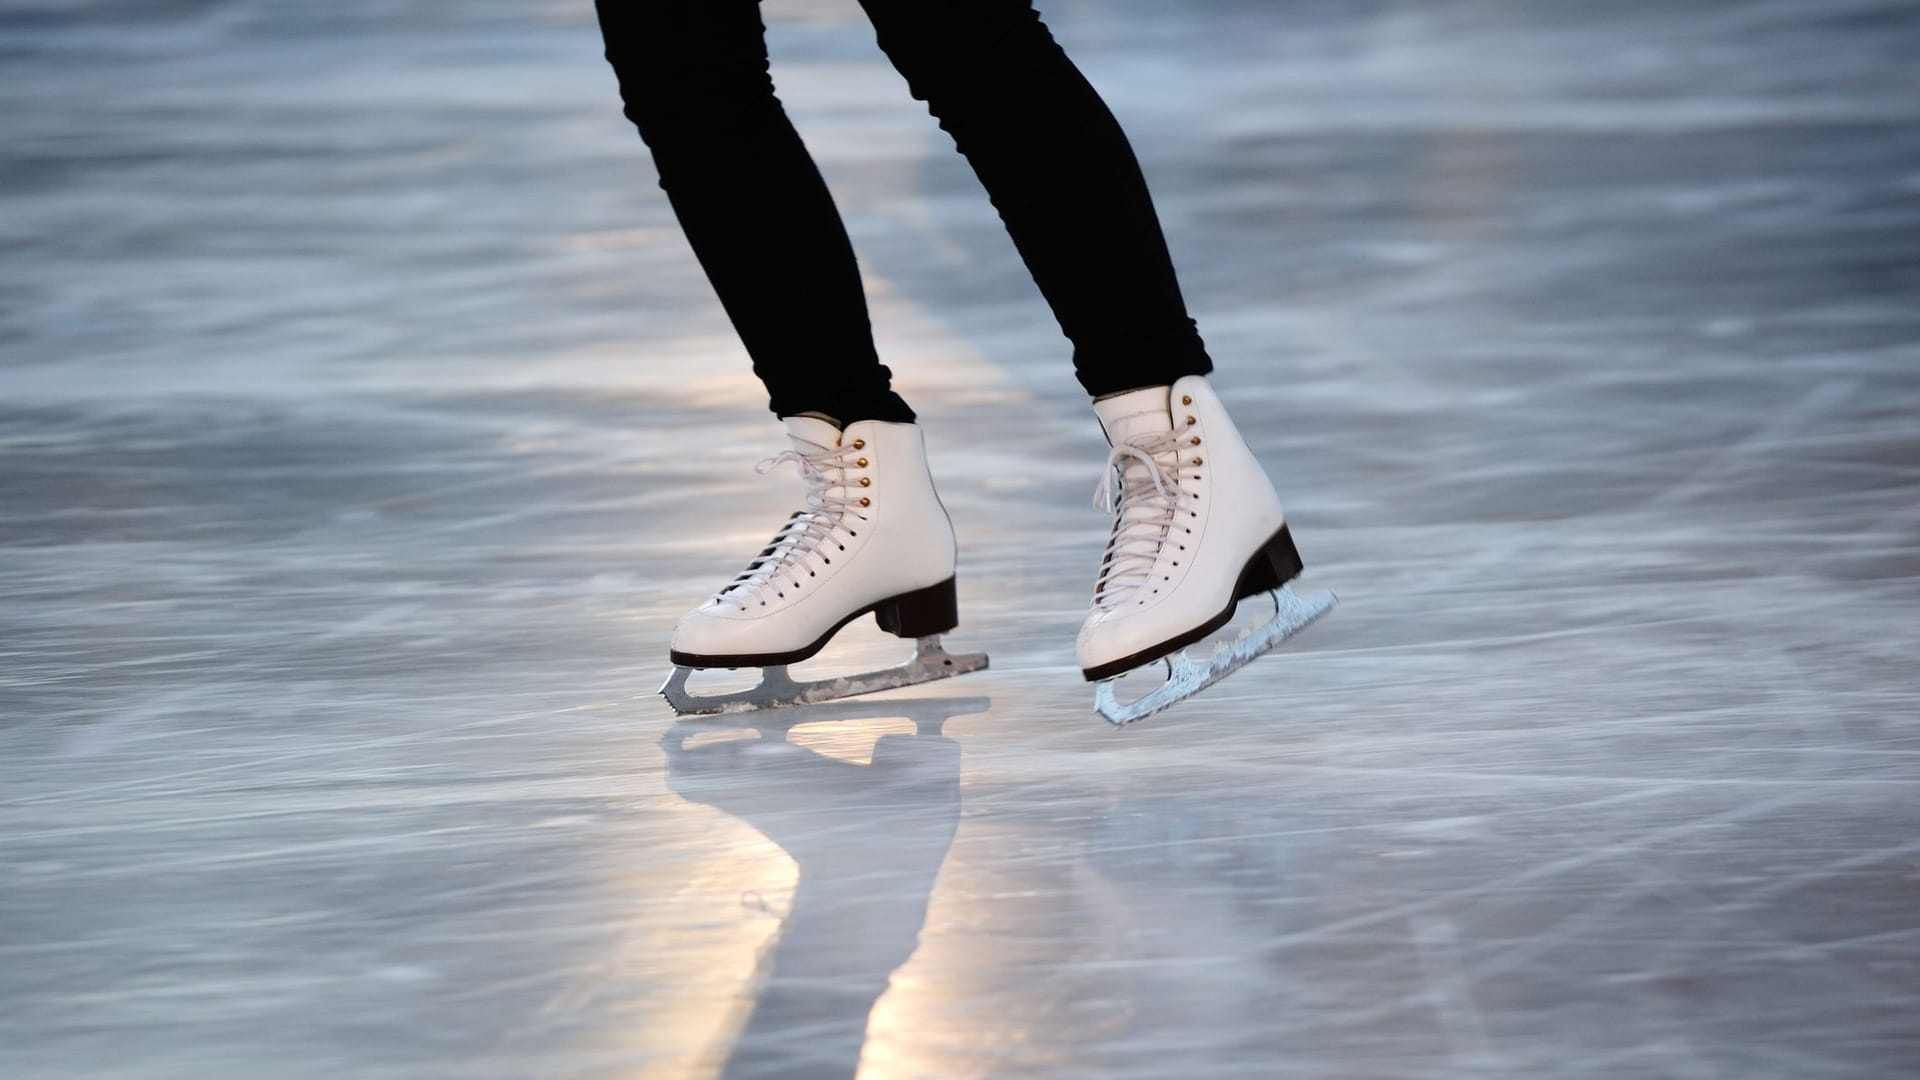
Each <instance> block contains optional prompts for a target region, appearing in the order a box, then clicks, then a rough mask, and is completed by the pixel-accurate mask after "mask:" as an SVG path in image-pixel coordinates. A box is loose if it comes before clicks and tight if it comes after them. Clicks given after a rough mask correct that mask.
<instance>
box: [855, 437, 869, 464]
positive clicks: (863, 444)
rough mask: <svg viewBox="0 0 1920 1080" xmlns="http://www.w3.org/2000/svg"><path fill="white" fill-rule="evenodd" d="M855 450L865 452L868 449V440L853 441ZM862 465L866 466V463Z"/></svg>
mask: <svg viewBox="0 0 1920 1080" xmlns="http://www.w3.org/2000/svg"><path fill="white" fill-rule="evenodd" d="M853 448H854V449H855V450H865V449H866V448H867V440H865V439H855V440H853ZM861 464H865V462H862V463H861Z"/></svg>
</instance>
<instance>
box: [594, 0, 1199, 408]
mask: <svg viewBox="0 0 1920 1080" xmlns="http://www.w3.org/2000/svg"><path fill="white" fill-rule="evenodd" d="M860 4H861V6H862V7H864V8H865V9H866V12H867V16H868V18H870V19H871V20H872V21H873V25H874V28H875V30H876V31H877V34H878V38H879V42H880V48H881V49H882V50H883V51H884V52H885V53H886V54H887V57H888V58H889V59H890V60H892V61H893V64H894V66H895V67H896V68H898V69H899V70H900V72H901V73H902V74H903V75H905V76H906V79H907V87H908V89H909V91H910V92H911V93H912V94H913V96H914V97H915V98H916V99H918V100H920V101H924V102H926V103H927V106H928V109H929V111H931V112H932V113H933V115H934V116H936V117H937V118H939V121H940V127H941V128H942V129H943V130H945V131H946V132H947V133H948V134H950V135H952V136H953V139H954V142H955V144H956V145H957V146H958V148H959V150H960V152H961V153H962V154H964V155H966V158H967V161H968V163H969V164H971V165H972V166H973V171H974V174H975V175H976V176H978V177H979V178H980V182H981V183H982V184H984V185H985V186H986V189H987V194H988V196H989V197H990V198H991V199H992V201H993V205H994V207H995V209H997V210H998V211H999V212H1000V218H1001V220H1002V221H1003V222H1005V224H1006V227H1007V231H1008V232H1009V233H1011V234H1012V236H1013V241H1014V245H1015V246H1016V247H1017V248H1018V249H1019V251H1020V255H1021V257H1022V258H1023V259H1025V260H1026V264H1027V269H1028V270H1029V271H1030V272H1031V273H1032V274H1033V279H1034V281H1035V282H1036V283H1037V284H1038V285H1039V286H1040V291H1041V292H1042V293H1043V294H1044V295H1045V296H1046V299H1047V303H1048V304H1050V305H1051V306H1052V308H1053V313H1054V316H1055V318H1057V319H1058V320H1059V322H1060V328H1061V330H1063V331H1064V332H1065V333H1066V335H1067V337H1068V339H1069V340H1071V341H1072V342H1073V365H1074V369H1075V371H1076V372H1077V373H1078V375H1079V378H1080V382H1081V385H1083V386H1084V387H1086V389H1087V391H1088V393H1090V394H1093V395H1095V396H1098V395H1101V394H1108V393H1114V392H1117V391H1121V390H1131V389H1134V388H1136V387H1141V386H1159V385H1164V384H1167V383H1170V382H1172V381H1173V380H1175V379H1177V378H1180V377H1181V376H1183V375H1194V374H1204V373H1206V372H1207V371H1210V370H1211V369H1212V365H1211V363H1210V362H1209V360H1208V358H1207V353H1206V349H1205V347H1204V346H1203V345H1202V344H1201V341H1200V335H1199V332H1198V330H1197V328H1196V327H1195V325H1194V321H1193V320H1192V319H1191V318H1189V317H1188V315H1187V310H1186V305H1185V303H1184V302H1183V301H1182V300H1181V297H1180V286H1179V283H1178V282H1177V281H1176V280H1175V277H1174V272H1173V263H1172V261H1171V260H1170V259H1169V258H1168V255H1167V245H1166V241H1165V239H1164V238H1163V237H1162V236H1161V233H1160V222H1159V219H1158V218H1157V217H1156V216H1155V215H1154V211H1153V201H1152V199H1151V198H1150V197H1149V196H1148V194H1147V186H1146V181H1145V179H1144V178H1143V177H1142V176H1141V175H1140V165H1139V163H1138V162H1137V161H1135V160H1134V156H1133V149H1132V148H1131V147H1130V146H1129V145H1128V144H1127V139H1126V136H1125V135H1124V134H1123V133H1122V132H1121V130H1120V126H1119V124H1118V123H1116V122H1115V121H1114V118H1113V114H1112V113H1110V112H1109V111H1108V110H1107V107H1106V104H1105V103H1104V102H1102V101H1101V100H1100V97H1099V95H1098V94H1096V93H1095V92H1094V89H1093V87H1092V86H1090V85H1088V84H1087V81H1086V79H1085V78H1084V77H1082V76H1081V74H1080V71H1079V69H1077V68H1075V67H1074V66H1073V62H1072V61H1071V60H1069V59H1068V58H1067V55H1066V53H1064V52H1063V51H1061V49H1060V46H1059V45H1057V44H1055V42H1054V40H1053V36H1052V35H1051V34H1050V33H1048V31H1047V28H1046V26H1045V24H1043V23H1042V22H1041V21H1040V16H1039V13H1038V12H1036V11H1034V9H1033V5H1032V3H1031V0H860ZM596 6H597V8H598V10H599V14H600V27H601V31H602V33H603V34H604V35H605V37H606V45H607V59H608V61H609V62H611V63H612V64H613V69H614V73H615V74H616V75H617V76H618V78H619V80H620V96H621V98H622V99H623V100H624V101H625V102H626V115H627V118H628V119H630V120H632V121H633V123H634V125H635V126H637V127H638V128H639V129H640V135H641V138H643V139H644V140H645V141H646V144H647V146H648V147H649V148H650V149H651V150H652V151H653V160H654V164H655V166H656V167H657V168H658V170H659V173H660V186H661V188H662V189H664V190H665V191H666V193H667V198H668V200H669V201H670V202H671V203H672V204H673V209H674V213H675V214H676V215H678V217H679V219H680V225H681V227H682V228H683V229H685V230H686V234H687V239H688V241H689V242H690V243H691V244H692V246H693V250H694V253H695V255H697V256H698V257H699V259H700V264H701V266H702V267H704V268H705V270H706V272H707V277H708V279H709V280H711V281H712V282H713V287H714V289H715V291H716V292H718V293H719V295H720V303H721V305H722V306H723V307H725V308H726V311H727V316H728V317H729V318H730V319H732V321H733V325H734V328H735V329H736V330H737V331H739V334H740V338H741V341H742V342H743V343H744V344H745V345H746V348H747V353H748V355H750V356H751V357H752V358H753V370H754V373H755V374H757V375H759V376H760V379H761V381H762V382H764V383H765V384H766V387H767V391H768V393H769V394H770V395H771V397H772V408H773V411H774V412H775V413H777V414H779V415H781V416H792V415H794V414H796V413H802V412H821V413H825V414H826V415H828V416H831V417H834V418H835V419H837V420H840V421H841V422H842V423H852V422H854V421H856V420H911V419H913V411H912V410H911V409H909V408H908V407H907V404H906V402H905V401H903V400H901V398H900V396H899V395H898V394H896V393H894V392H893V389H892V388H891V386H890V385H889V379H890V378H891V374H892V373H891V372H889V371H888V370H887V369H886V367H885V366H883V365H882V364H881V363H880V358H879V356H878V355H877V354H876V353H875V351H874V346H873V333H872V329H871V326H870V324H869V322H868V319H867V303H866V297H865V295H864V293H863V292H862V291H861V287H860V274H859V270H858V267H857V266H856V264H855V262H854V255H853V246H852V244H851V243H850V242H849V241H848V239H847V233H846V229H845V227H844V226H843V225H842V224H841V222H840V215H839V212H838V211H837V210H836V209H835V208H834V205H833V198H832V196H830V195H829V194H828V193H827V187H826V184H825V183H824V182H823V181H822V180H821V178H820V171H819V169H817V168H816V167H815V166H814V163H813V158H812V157H811V156H810V155H809V154H808V153H807V149H806V147H805V146H804V145H803V144H802V143H801V141H800V137H799V135H798V134H796V133H795V132H794V130H793V125H792V124H791V123H789V122H788V120H787V115H786V111H785V110H784V109H782V108H781V106H780V101H779V99H778V98H776V97H774V93H773V80H772V79H771V77H770V76H769V74H768V64H767V47H766V40H765V29H766V28H765V26H763V25H762V23H761V21H760V11H759V4H758V0H596Z"/></svg>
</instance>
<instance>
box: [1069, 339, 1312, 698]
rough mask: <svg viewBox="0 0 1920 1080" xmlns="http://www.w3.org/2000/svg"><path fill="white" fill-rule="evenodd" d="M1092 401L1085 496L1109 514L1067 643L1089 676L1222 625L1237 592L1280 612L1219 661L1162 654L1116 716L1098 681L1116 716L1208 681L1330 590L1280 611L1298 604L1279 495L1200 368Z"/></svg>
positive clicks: (1295, 561) (1106, 674) (1104, 690)
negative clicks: (1096, 450) (1158, 684)
mask: <svg viewBox="0 0 1920 1080" xmlns="http://www.w3.org/2000/svg"><path fill="white" fill-rule="evenodd" d="M1093 408H1094V412H1095V413H1096V414H1097V415H1098V416H1099V418H1100V426H1101V427H1102V428H1103V429H1104V430H1105V432H1106V435H1107V441H1108V443H1109V444H1111V446H1112V451H1111V453H1110V454H1109V455H1108V459H1107V469H1106V473H1105V474H1104V475H1103V478H1102V484H1101V488H1100V490H1099V492H1098V493H1097V495H1096V502H1097V503H1099V504H1100V505H1101V506H1102V507H1103V508H1105V509H1110V510H1112V511H1113V512H1114V521H1113V531H1112V534H1111V535H1110V537H1109V538H1108V541H1107V551H1106V556H1105V558H1104V559H1103V560H1102V561H1101V564H1100V574H1099V578H1098V580H1097V581H1096V582H1095V584H1094V594H1093V605H1092V610H1091V611H1090V612H1089V614H1088V616H1087V621H1086V622H1085V624H1084V625H1082V626H1081V628H1080V637H1079V641H1078V644H1077V653H1078V658H1079V661H1080V667H1081V669H1082V672H1083V673H1084V674H1085V676H1086V678H1087V679H1088V681H1098V680H1105V679H1111V678H1114V677H1115V676H1118V675H1122V674H1125V673H1126V672H1127V671H1130V670H1132V669H1134V668H1137V667H1139V666H1141V665H1143V664H1147V663H1150V662H1152V661H1155V660H1159V659H1162V658H1164V657H1167V656H1168V655H1169V654H1171V653H1174V652H1175V651H1176V650H1180V649H1182V648H1184V647H1186V646H1187V645H1190V644H1192V643H1194V642H1196V641H1199V640H1200V639H1201V638H1204V637H1206V636H1207V635H1208V634H1211V633H1213V632H1214V631H1215V630H1218V629H1219V628H1220V627H1222V626H1224V625H1226V623H1227V621H1228V620H1229V619H1231V618H1232V617H1233V613H1234V608H1235V606H1236V605H1237V604H1238V602H1239V601H1240V599H1241V598H1243V597H1247V596H1253V595H1255V594H1258V593H1266V592H1273V593H1274V594H1275V604H1276V608H1278V609H1281V610H1279V611H1277V615H1279V616H1280V618H1277V619H1276V621H1275V622H1273V623H1269V624H1268V625H1267V626H1266V627H1263V628H1262V630H1261V631H1256V632H1255V636H1256V637H1258V636H1260V635H1261V634H1265V633H1271V632H1273V631H1275V630H1276V629H1277V630H1283V631H1284V633H1280V634H1279V635H1278V636H1277V637H1274V638H1273V639H1272V640H1271V641H1265V642H1264V643H1261V642H1256V644H1263V646H1264V647H1260V648H1258V649H1257V651H1254V652H1252V653H1251V654H1250V655H1247V656H1245V657H1243V658H1239V659H1238V660H1237V662H1230V663H1224V664H1222V663H1219V662H1216V663H1215V665H1214V667H1215V668H1217V670H1201V669H1199V668H1196V667H1195V666H1194V665H1193V662H1192V661H1189V660H1187V659H1186V658H1185V657H1184V656H1181V657H1178V658H1176V659H1177V660H1179V661H1180V662H1182V663H1184V664H1185V665H1186V666H1187V669H1190V670H1182V669H1180V668H1179V667H1177V666H1176V665H1174V664H1173V662H1171V661H1170V662H1169V664H1170V668H1173V672H1172V673H1173V675H1174V678H1172V679H1170V680H1169V682H1168V684H1167V686H1166V687H1163V688H1162V690H1163V691H1166V692H1165V693H1163V692H1162V691H1156V692H1155V695H1158V696H1157V697H1156V696H1155V695H1149V698H1151V699H1152V700H1148V699H1142V700H1141V701H1140V702H1136V703H1135V705H1140V706H1150V707H1148V708H1146V711H1141V712H1137V713H1136V714H1134V715H1127V716H1126V717H1125V718H1124V719H1117V718H1116V717H1115V716H1114V715H1113V714H1112V712H1110V710H1109V708H1108V707H1107V706H1108V705H1110V704H1112V694H1111V690H1110V688H1109V687H1108V686H1106V685H1102V686H1101V687H1100V688H1098V690H1099V692H1098V693H1097V694H1096V699H1097V701H1099V702H1100V704H1101V712H1103V713H1107V714H1108V719H1114V720H1116V722H1126V721H1127V720H1133V719H1138V718H1139V717H1140V716H1144V715H1147V713H1148V712H1156V711H1158V710H1159V709H1162V708H1165V707H1167V706H1168V705H1171V704H1173V703H1174V702H1176V701H1179V700H1181V699H1183V698H1185V697H1188V696H1191V694H1193V693H1195V692H1197V691H1198V690H1199V689H1201V688H1202V687H1204V686H1206V685H1210V684H1211V683H1212V682H1214V681H1217V680H1218V679H1219V678H1221V677H1223V676H1224V675H1225V674H1226V673H1227V672H1228V671H1231V670H1233V669H1234V668H1236V667H1238V666H1240V665H1241V664H1244V663H1245V662H1246V661H1247V660H1251V659H1252V658H1253V656H1256V655H1258V654H1259V652H1264V651H1265V650H1266V649H1268V648H1271V647H1272V646H1273V645H1275V644H1278V643H1279V641H1280V640H1281V639H1283V638H1284V637H1285V636H1287V635H1289V634H1291V633H1293V632H1295V631H1297V630H1298V629H1300V628H1301V627H1302V626H1304V625H1305V623H1306V622H1309V621H1311V619H1312V618H1314V617H1318V615H1319V614H1322V613H1324V611H1325V607H1330V606H1331V605H1332V599H1333V598H1332V594H1331V593H1328V594H1325V607H1321V608H1320V609H1319V610H1318V611H1314V612H1313V613H1312V615H1311V616H1307V617H1304V618H1303V617H1302V616H1303V613H1302V612H1301V611H1299V610H1288V607H1289V606H1290V605H1294V604H1297V603H1302V602H1300V601H1299V600H1298V598H1297V597H1294V596H1293V595H1292V592H1291V590H1288V589H1285V588H1284V586H1285V585H1286V584H1287V582H1289V581H1292V580H1293V579H1294V578H1295V577H1297V576H1298V575H1299V574H1300V570H1301V564H1300V555H1299V552H1298V551H1296V550H1295V548H1294V544H1293V538H1292V536H1291V534H1290V533H1289V531H1288V529H1287V521H1286V515H1285V513H1284V512H1283V511H1282V510H1281V506H1280V496H1279V495H1278V494H1277V493H1276V492H1275V491H1274V489H1273V484H1272V482H1271V481H1269V480H1268V479H1267V475H1266V473H1265V471H1263V470H1262V469H1261V468H1260V463H1259V462H1258V461H1256V460H1255V459H1254V456H1253V452H1252V451H1251V450H1249V449H1248V448H1247V444H1246V441H1245V440H1244V439H1242V438H1241V437H1240V432H1239V431H1238V429H1236V428H1235V427H1234V425H1233V421H1232V420H1231V419H1230V418H1229V417H1228V416H1227V411H1226V408H1225V407H1224V406H1223V405H1222V404H1221V403H1220V399H1219V398H1218V397H1217V396H1216V395H1215V394H1214V392H1213V387H1212V386H1210V385H1209V384H1208V382H1207V379H1206V377H1205V376H1201V375H1189V376H1187V377H1185V378H1182V379H1180V380H1179V381H1177V382H1175V383H1174V384H1173V385H1172V386H1159V387H1149V388H1146V389H1141V390H1133V391H1128V392H1127V393H1124V394H1118V395H1115V396H1113V397H1110V398H1107V399H1105V400H1101V401H1096V402H1094V406H1093ZM1116 470H1117V471H1118V473H1119V478H1118V483H1117V485H1116V483H1115V478H1114V475H1113V474H1114V472H1115V471H1116ZM1116 486H1117V488H1118V491H1117V496H1116V490H1115V489H1116ZM1283 594H1284V601H1285V603H1283ZM1294 622H1298V625H1292V624H1293V623H1294ZM1289 626H1290V627H1291V628H1290V629H1289V628H1288V627H1289ZM1243 644H1244V642H1243ZM1239 648H1240V646H1238V645H1236V646H1235V649H1236V650H1238V649H1239ZM1228 659H1229V660H1232V659H1233V658H1232V657H1231V656H1230V657H1228ZM1196 675H1197V678H1196ZM1183 677H1184V683H1183ZM1196 682H1197V685H1186V684H1194V683H1196ZM1176 683H1183V684H1182V685H1179V686H1176V685H1175V684H1176ZM1120 711H1122V712H1125V711H1127V710H1120Z"/></svg>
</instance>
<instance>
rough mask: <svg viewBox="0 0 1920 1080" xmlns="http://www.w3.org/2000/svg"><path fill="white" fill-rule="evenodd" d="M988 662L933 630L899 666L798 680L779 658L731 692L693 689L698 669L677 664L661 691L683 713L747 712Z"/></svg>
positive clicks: (922, 679)
mask: <svg viewBox="0 0 1920 1080" xmlns="http://www.w3.org/2000/svg"><path fill="white" fill-rule="evenodd" d="M986 666H987V654H986V653H959V654H954V653H949V652H948V651H947V650H946V649H945V648H944V647H943V646H942V645H941V644H940V635H939V634H931V635H928V636H927V637H923V638H919V639H917V640H916V642H915V649H914V654H913V659H911V660H909V661H907V662H906V663H904V664H902V665H900V666H899V667H892V668H883V669H881V670H879V671H869V672H864V673H862V674H859V675H843V676H840V677H839V678H833V679H812V680H800V681H796V680H795V679H793V678H792V676H790V675H788V674H787V666H786V665H785V664H779V665H776V666H773V667H769V668H766V669H764V672H763V674H762V675H761V677H760V684H759V685H758V686H754V687H751V688H749V689H746V690H736V691H734V692H732V693H727V694H698V693H694V692H692V691H689V690H688V689H687V679H688V678H690V677H691V676H692V675H693V672H694V669H693V668H688V667H679V666H675V667H674V669H673V671H672V672H671V673H670V674H669V675H668V676H667V681H666V682H665V683H662V684H661V686H660V696H661V697H664V698H666V699H667V704H668V705H669V706H671V707H672V709H673V711H674V713H675V714H676V715H679V716H711V715H713V714H715V713H732V712H746V711H748V710H750V709H777V708H782V707H784V706H788V705H811V704H813V703H815V702H819V701H834V700H836V699H839V698H845V697H856V696H858V695H860V694H872V693H877V692H878V691H881V690H898V689H900V688H901V687H903V686H918V685H920V684H921V683H927V682H933V681H934V680H936V679H949V678H952V677H953V676H955V675H965V674H967V673H968V672H972V671H980V670H982V669H984V668H985V667H986Z"/></svg>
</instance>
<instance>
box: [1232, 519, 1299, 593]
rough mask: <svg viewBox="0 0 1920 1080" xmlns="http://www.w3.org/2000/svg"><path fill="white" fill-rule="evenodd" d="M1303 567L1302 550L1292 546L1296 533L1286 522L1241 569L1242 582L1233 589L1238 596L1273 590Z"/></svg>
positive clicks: (1297, 573) (1291, 578) (1294, 576)
mask: <svg viewBox="0 0 1920 1080" xmlns="http://www.w3.org/2000/svg"><path fill="white" fill-rule="evenodd" d="M1302 569H1304V567H1303V566H1302V564H1301V562H1300V550H1299V549H1298V548H1296V547H1294V546H1293V533H1291V532H1289V531H1288V530H1287V527H1286V526H1285V525H1282V526H1280V531H1279V532H1277V533H1274V534H1273V536H1272V537H1271V538H1269V539H1268V540H1267V542H1266V543H1265V544H1263V545H1261V548H1260V550H1259V551H1257V552H1255V553H1254V556H1253V558H1251V559H1248V560H1247V566H1246V569H1244V570H1242V571H1240V584H1239V585H1238V586H1237V587H1235V589H1234V590H1233V598H1234V599H1235V600H1239V599H1242V598H1244V597H1248V596H1255V595H1258V594H1260V593H1264V592H1272V591H1273V590H1275V589H1277V588H1279V587H1280V586H1282V585H1285V584H1286V583H1287V582H1289V581H1292V580H1293V579H1294V578H1297V577H1299V576H1300V571H1301V570H1302Z"/></svg>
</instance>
